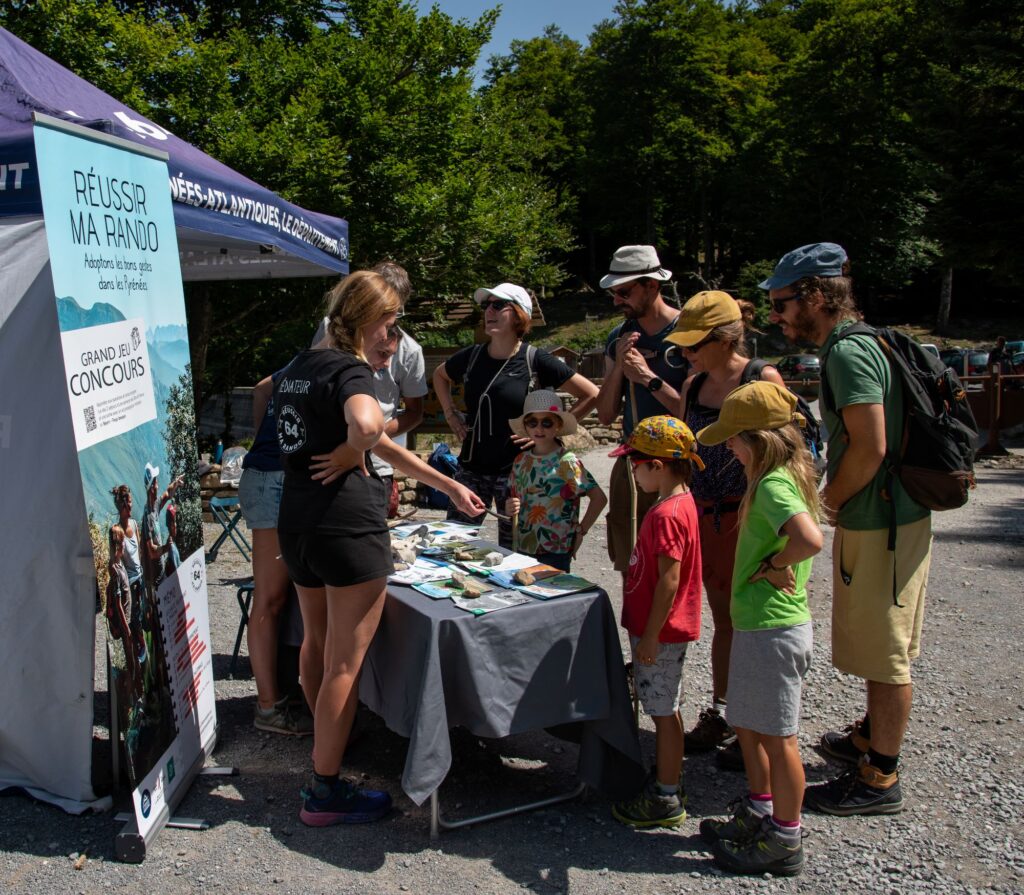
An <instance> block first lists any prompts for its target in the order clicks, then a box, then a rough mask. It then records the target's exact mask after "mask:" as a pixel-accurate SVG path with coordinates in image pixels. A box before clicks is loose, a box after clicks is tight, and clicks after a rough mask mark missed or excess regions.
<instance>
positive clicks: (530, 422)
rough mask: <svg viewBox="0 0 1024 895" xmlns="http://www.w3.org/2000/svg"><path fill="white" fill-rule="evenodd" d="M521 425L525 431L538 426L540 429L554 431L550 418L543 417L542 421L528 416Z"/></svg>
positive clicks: (553, 424) (552, 421) (553, 423)
mask: <svg viewBox="0 0 1024 895" xmlns="http://www.w3.org/2000/svg"><path fill="white" fill-rule="evenodd" d="M523 425H524V426H525V427H526V428H527V429H535V428H537V427H538V426H539V427H540V428H541V429H554V428H555V421H554V420H553V419H551V418H550V417H544V419H538V418H537V417H535V416H528V417H526V418H525V419H524V420H523Z"/></svg>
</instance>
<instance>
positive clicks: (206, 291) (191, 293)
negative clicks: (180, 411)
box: [185, 283, 213, 422]
mask: <svg viewBox="0 0 1024 895" xmlns="http://www.w3.org/2000/svg"><path fill="white" fill-rule="evenodd" d="M185 311H186V313H187V315H188V349H189V355H190V356H191V359H192V393H193V397H194V398H195V403H196V421H197V422H198V420H199V414H200V413H201V412H202V409H203V402H204V401H205V399H206V398H205V385H206V352H207V349H208V348H209V347H210V330H211V328H212V325H213V301H212V300H211V297H210V285H209V284H208V283H192V284H190V285H189V286H188V287H187V288H186V290H185Z"/></svg>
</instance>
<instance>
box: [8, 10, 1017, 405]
mask: <svg viewBox="0 0 1024 895" xmlns="http://www.w3.org/2000/svg"><path fill="white" fill-rule="evenodd" d="M496 6H497V4H496ZM497 15H498V12H497V9H495V10H492V11H490V12H487V13H485V14H483V15H482V16H481V17H480V18H479V19H478V20H476V21H469V20H454V19H453V18H451V17H450V16H448V15H446V14H444V13H443V12H441V11H440V9H439V8H438V7H436V6H433V7H431V8H430V9H429V10H428V11H426V12H423V13H421V12H420V11H419V8H418V7H417V5H416V4H414V3H412V2H411V0H346V2H329V0H227V2H218V3H212V2H209V0H180V2H175V3H167V2H159V3H158V2H153V0H137V2H133V0H35V2H29V0H3V2H0V24H3V25H4V26H5V27H7V28H9V29H10V30H12V31H13V32H14V33H16V34H18V35H19V36H20V37H22V38H23V39H25V40H27V41H28V42H30V43H31V44H33V45H34V46H35V47H37V48H38V49H40V50H41V51H43V52H45V53H47V54H48V55H50V56H51V57H53V58H55V59H57V60H58V61H60V62H61V63H62V64H64V65H67V66H68V67H70V68H71V69H73V70H74V71H76V72H77V73H78V74H80V75H82V76H83V77H85V78H87V79H88V80H90V81H92V82H93V83H95V84H97V86H99V87H100V88H101V89H103V90H105V91H107V92H109V93H111V94H112V95H114V96H115V97H117V98H118V99H120V100H122V101H123V102H125V103H126V104H128V105H130V106H133V107H135V108H137V109H138V110H139V111H141V112H143V113H144V114H146V115H147V116H148V117H151V118H153V119H154V120H156V121H157V122H159V123H160V124H162V125H163V126H165V127H167V128H168V129H170V130H172V131H173V132H175V133H176V134H177V135H178V136H180V137H182V138H183V139H186V140H188V141H190V142H192V143H194V144H195V145H197V146H199V147H200V148H201V149H203V150H204V151H206V152H208V153H210V154H211V155H213V156H215V157H216V158H219V159H220V160H221V161H223V162H225V163H226V164H228V165H231V166H232V167H234V168H236V169H237V170H239V171H241V172H242V173H244V174H246V175H247V176H249V177H251V178H253V179H255V180H257V181H259V182H260V183H263V184H265V185H266V186H268V187H270V188H271V189H274V190H276V191H277V192H279V193H280V194H281V195H283V196H284V197H285V198H287V199H289V200H290V201H293V202H296V203H298V204H300V205H303V206H306V207H309V208H313V209H316V210H318V211H321V212H325V213H328V214H333V215H337V216H341V217H345V218H348V219H349V220H350V222H351V251H352V261H353V265H354V266H355V267H360V266H366V265H369V264H372V263H374V262H375V261H378V260H381V259H384V258H392V259H394V260H397V261H399V262H400V263H402V264H403V265H404V266H406V267H407V269H408V270H409V272H410V275H411V277H412V280H413V283H414V285H415V287H416V291H417V293H418V294H419V295H421V296H431V297H440V298H442V299H443V298H445V297H449V298H450V297H456V296H460V295H466V294H468V292H469V290H471V289H472V288H473V287H474V286H477V285H480V284H481V283H492V282H497V281H501V280H512V281H517V282H521V283H522V284H523V285H525V286H527V287H530V288H533V289H536V290H538V291H542V290H545V289H552V288H556V287H558V286H559V284H561V283H563V282H564V281H565V280H566V278H567V277H568V276H569V275H575V276H577V277H579V278H582V279H584V280H587V281H589V282H590V283H591V284H596V280H597V278H598V276H599V275H600V273H601V272H602V268H603V267H604V265H605V264H606V263H607V259H608V258H609V257H610V254H611V252H612V251H613V250H614V248H615V247H616V246H618V245H621V244H624V243H629V242H651V243H654V244H655V245H656V246H657V247H658V249H659V252H660V253H661V255H662V258H663V261H664V262H665V264H666V265H667V266H669V267H671V268H672V269H673V270H675V271H676V272H677V273H678V274H679V277H680V281H681V282H680V290H681V292H682V293H683V294H686V293H687V291H695V290H696V289H697V288H702V287H703V286H704V285H705V284H716V285H722V286H725V287H727V288H738V287H741V286H743V287H744V288H745V284H747V283H749V282H751V277H750V272H751V271H753V270H756V269H761V268H762V267H763V266H764V265H765V264H766V263H769V262H770V261H772V260H774V259H776V258H777V257H778V256H779V255H780V254H781V253H782V252H784V251H786V250H788V249H790V248H792V247H794V246H796V245H799V244H801V243H805V242H811V241H818V240H824V239H827V240H834V241H838V242H841V243H842V244H843V245H844V246H846V248H847V249H848V250H849V252H850V255H851V258H852V259H853V265H854V272H855V276H856V278H857V283H858V290H859V292H860V294H861V295H862V296H863V297H867V298H869V299H870V300H871V301H872V302H876V303H877V302H883V301H886V300H890V299H891V297H892V296H897V297H898V296H901V295H902V296H907V295H915V294H917V295H921V294H928V295H931V296H934V297H935V298H934V299H933V301H932V305H933V306H934V304H935V301H937V293H938V281H939V278H940V276H941V275H943V274H946V273H948V272H949V271H952V270H953V269H956V270H957V271H959V272H960V273H961V274H966V275H967V276H968V278H969V281H971V282H974V283H984V284H988V285H989V286H994V287H995V288H997V289H998V288H1003V289H1009V288H1014V287H1019V286H1020V285H1021V283H1022V281H1024V262H1022V261H1021V255H1020V253H1019V252H1017V251H1016V246H1015V245H1011V240H1015V239H1016V235H1017V233H1018V232H1019V231H1020V230H1021V224H1022V218H1024V175H1022V173H1021V172H1022V171H1024V166H1022V165H1021V155H1022V152H1024V149H1022V147H1024V140H1022V138H1021V137H1022V134H1021V132H1022V129H1024V103H1022V92H1024V8H1022V7H1021V5H1020V4H1019V3H1016V2H1014V0H788V2H787V0H740V2H726V0H620V2H619V3H618V4H617V5H616V7H615V11H614V14H613V16H612V17H610V18H609V19H607V20H606V21H604V22H602V23H600V24H599V25H597V26H596V27H595V29H594V31H593V33H592V34H591V35H590V38H589V40H588V41H587V43H586V44H582V43H580V42H577V41H574V40H571V39H569V38H568V37H566V36H565V35H564V34H563V33H562V32H560V31H559V30H558V29H557V28H556V27H554V26H552V27H549V28H547V29H546V30H545V31H544V32H543V33H542V34H540V35H537V36H536V37H534V38H532V39H528V40H519V41H515V42H513V44H512V46H511V47H510V50H509V52H508V53H506V54H503V55H498V56H495V57H492V58H491V59H490V60H488V61H487V62H486V64H485V63H484V62H483V61H481V60H480V58H479V57H480V51H481V48H482V47H483V46H484V44H485V43H486V42H487V41H488V40H489V38H490V34H491V30H492V28H493V25H494V23H495V21H496V19H497ZM474 67H480V68H481V70H484V71H485V74H484V76H483V82H482V84H481V85H480V86H477V85H475V84H474ZM691 286H692V287H693V289H692V290H691V289H690V287H691ZM324 289H325V283H323V282H314V283H288V284H284V285H282V284H274V285H270V286H268V285H262V284H255V285H254V284H245V285H238V284H225V285H204V286H195V287H192V286H190V287H189V292H188V300H189V311H190V329H191V330H192V341H193V345H194V348H195V351H194V355H193V373H194V375H195V379H196V382H197V386H198V387H199V388H200V389H203V390H205V391H206V392H210V391H220V390H223V389H225V388H227V387H229V386H230V385H231V384H234V383H236V382H253V381H256V380H257V379H258V378H260V377H261V376H262V375H265V374H266V373H267V372H269V371H270V370H272V369H274V368H276V366H279V365H280V364H282V363H283V362H284V361H286V360H287V358H288V357H289V356H290V354H291V352H292V351H294V349H295V348H296V347H299V346H300V345H301V344H302V343H304V342H305V341H306V340H307V339H308V337H309V335H310V334H311V333H312V328H313V323H314V319H315V317H316V316H317V315H318V313H319V307H318V305H319V301H320V296H321V295H322V293H323V291H324ZM746 297H749V298H757V296H756V295H747V296H746ZM954 306H955V302H954ZM196 352H198V355H197V353H196Z"/></svg>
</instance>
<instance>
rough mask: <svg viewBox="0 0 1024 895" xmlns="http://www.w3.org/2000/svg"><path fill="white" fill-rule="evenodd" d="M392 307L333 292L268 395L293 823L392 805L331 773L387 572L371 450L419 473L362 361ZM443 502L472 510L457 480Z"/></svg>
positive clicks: (355, 282)
mask: <svg viewBox="0 0 1024 895" xmlns="http://www.w3.org/2000/svg"><path fill="white" fill-rule="evenodd" d="M399 307H400V302H399V299H398V296H397V294H396V293H395V292H394V290H392V289H391V287H390V286H388V284H387V282H386V281H385V280H384V279H383V278H382V277H381V276H380V275H379V274H375V273H371V272H369V271H360V272H358V273H354V274H351V275H350V276H348V277H346V278H345V279H344V280H342V281H341V282H340V283H339V284H338V285H337V286H336V287H335V288H334V289H333V290H332V291H331V294H330V309H329V311H328V326H327V334H328V338H329V343H330V346H331V347H328V348H319V349H310V350H308V351H303V352H302V353H301V354H299V355H298V356H296V357H295V359H294V360H292V362H291V363H290V364H289V365H288V366H287V367H286V368H285V370H284V371H283V372H282V374H281V376H280V378H279V379H278V380H277V381H276V383H275V387H274V410H275V413H276V416H277V441H278V446H279V447H280V449H281V465H282V466H283V468H284V489H283V493H282V496H281V506H280V510H279V512H278V520H277V529H278V539H279V541H280V544H281V555H282V557H283V559H284V561H285V564H286V565H287V567H288V573H289V576H290V577H291V579H292V581H294V582H295V585H296V589H297V590H298V593H299V605H300V607H301V609H302V621H303V625H304V627H305V639H304V640H303V644H302V653H301V658H300V670H301V675H302V687H303V690H304V692H305V695H306V699H307V701H308V702H309V704H310V706H312V707H313V728H314V729H313V732H314V747H315V749H314V768H313V781H312V784H311V785H310V787H309V788H308V789H306V790H304V792H303V798H304V802H303V807H302V811H301V812H300V814H299V817H300V818H301V820H302V821H303V822H304V823H306V824H309V825H311V826H327V825H330V824H336V823H359V822H362V821H370V820H377V819H378V818H380V817H383V816H384V815H385V814H386V813H387V812H388V811H389V810H390V807H391V797H390V796H389V795H388V794H387V793H386V792H381V791H376V790H366V789H361V788H358V787H356V786H355V785H354V784H353V783H351V782H350V781H347V780H344V779H342V778H340V777H339V776H338V774H339V770H340V768H341V758H342V755H343V754H344V752H345V746H346V744H347V741H348V736H349V732H350V731H351V728H352V719H353V717H354V715H355V709H356V704H357V697H356V684H357V682H358V678H359V670H360V668H361V666H362V663H363V658H364V656H365V655H366V650H367V648H368V647H369V645H370V641H371V640H372V639H373V635H374V633H375V632H376V630H377V625H378V623H379V621H380V616H381V612H382V610H383V606H384V594H385V582H386V580H387V576H388V574H389V573H390V572H391V571H392V570H393V565H392V562H391V544H390V539H389V537H388V530H387V522H386V519H385V515H386V510H387V495H386V494H385V489H384V484H383V482H382V481H381V479H380V477H379V476H378V475H377V473H376V471H375V470H374V468H373V464H372V462H370V460H369V458H368V456H367V452H368V451H369V450H371V449H376V448H378V447H380V449H381V450H382V451H384V452H386V455H387V456H388V458H389V460H391V462H392V463H393V464H394V465H396V466H398V467H399V468H403V466H407V467H409V468H412V467H415V466H416V464H407V463H405V462H404V461H403V459H402V457H401V455H403V454H408V452H407V451H404V450H402V449H401V448H398V447H397V446H395V445H394V444H393V443H391V442H390V440H389V439H388V438H387V436H386V435H384V434H383V431H384V418H383V416H382V414H381V410H380V405H379V404H378V402H377V399H376V397H375V396H374V391H373V378H372V373H371V371H370V367H369V366H368V364H367V362H366V357H367V355H368V354H369V352H370V351H371V350H372V349H373V347H374V346H375V345H376V344H377V343H379V342H382V341H385V340H386V339H387V338H388V331H389V329H391V328H393V327H394V326H395V320H396V317H397V312H398V310H399ZM381 441H383V442H384V443H385V444H384V445H383V446H380V445H379V443H380V442H381ZM332 449H333V450H332ZM396 460H397V461H398V462H396ZM421 465H422V466H424V467H425V468H426V469H427V470H429V471H430V472H434V471H433V470H430V468H429V467H426V464H421ZM416 468H418V467H416ZM437 477H438V478H439V479H444V477H443V476H441V475H440V473H437ZM445 481H447V480H445ZM449 493H450V494H451V495H452V496H453V498H454V499H455V500H456V501H457V502H459V503H460V504H461V505H463V506H464V507H466V508H467V509H470V510H472V509H475V508H477V507H478V506H479V505H480V504H479V501H474V500H473V499H472V496H471V495H469V492H468V491H466V489H465V488H462V487H461V486H456V485H455V483H451V486H450V491H449Z"/></svg>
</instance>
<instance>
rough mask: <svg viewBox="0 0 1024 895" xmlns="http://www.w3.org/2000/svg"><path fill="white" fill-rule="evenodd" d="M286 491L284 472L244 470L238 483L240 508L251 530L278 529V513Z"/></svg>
mask: <svg viewBox="0 0 1024 895" xmlns="http://www.w3.org/2000/svg"><path fill="white" fill-rule="evenodd" d="M283 491H284V473H283V472H264V471H263V470H262V469H243V470H242V478H241V479H239V481H238V508H239V509H240V510H241V511H242V518H243V519H244V520H245V524H246V525H248V526H249V530H250V531H253V530H255V529H257V528H277V511H278V509H279V508H280V506H281V493H282V492H283Z"/></svg>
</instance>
